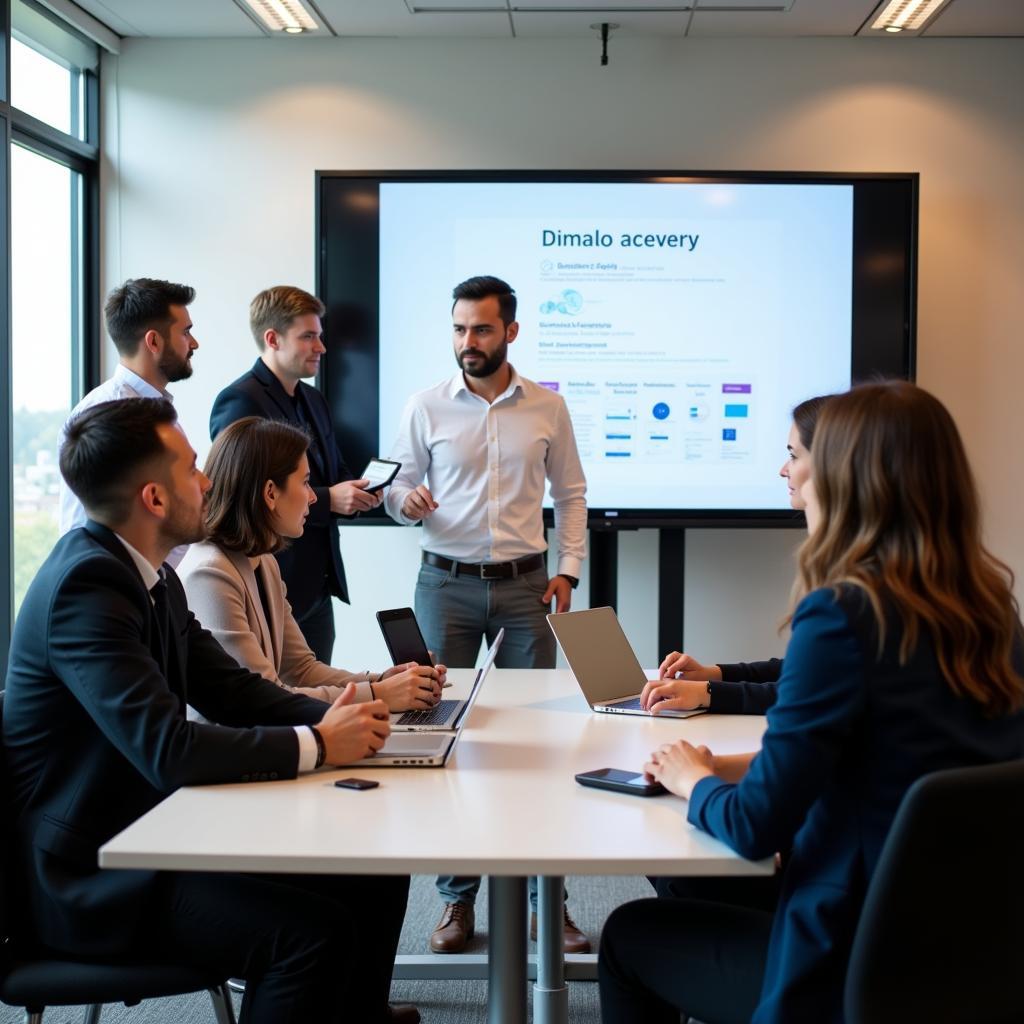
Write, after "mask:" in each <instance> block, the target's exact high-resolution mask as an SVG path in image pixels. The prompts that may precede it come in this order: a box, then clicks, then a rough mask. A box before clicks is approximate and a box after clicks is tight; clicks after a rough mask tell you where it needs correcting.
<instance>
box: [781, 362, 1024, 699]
mask: <svg viewBox="0 0 1024 1024" xmlns="http://www.w3.org/2000/svg"><path fill="white" fill-rule="evenodd" d="M811 458H812V460H813V461H812V483H813V487H814V490H815V492H816V494H817V499H818V505H819V507H820V522H819V523H818V525H817V528H816V529H815V530H814V532H813V533H811V534H810V535H809V536H808V538H807V540H806V541H805V542H804V544H803V546H802V547H801V548H800V551H799V554H798V572H797V579H796V583H795V584H794V598H795V599H797V600H799V598H801V597H803V596H804V595H805V594H807V593H808V592H810V591H811V590H814V589H816V588H818V587H833V588H836V587H839V586H842V585H844V584H849V585H853V586H855V587H858V588H860V590H861V591H863V593H864V594H865V595H866V596H867V598H868V600H869V601H870V603H871V606H872V609H873V611H874V614H875V617H876V620H877V623H878V630H879V648H880V649H879V654H881V647H882V645H884V643H885V635H886V627H887V625H890V626H891V625H893V624H894V623H898V624H899V627H900V628H901V638H900V647H899V657H900V661H901V662H904V661H906V659H907V658H908V657H909V656H910V654H911V653H912V652H913V651H914V649H915V648H916V647H917V645H918V643H919V642H920V640H921V636H922V633H924V634H926V635H927V636H928V637H929V638H930V639H931V641H932V644H933V646H934V649H935V653H936V656H937V658H938V662H939V667H940V669H941V671H942V674H943V676H944V677H945V679H946V682H947V683H948V684H949V686H950V688H951V689H952V690H953V691H954V693H956V694H958V695H960V696H968V697H972V698H973V699H974V700H976V701H978V702H979V703H980V704H981V705H982V706H983V707H984V708H985V709H986V710H987V711H988V712H989V713H991V714H1002V713H1005V712H1007V711H1010V710H1014V709H1017V708H1020V707H1021V706H1024V679H1021V677H1020V676H1019V675H1018V674H1017V672H1016V671H1015V670H1014V666H1013V661H1012V658H1013V655H1012V651H1013V646H1014V643H1015V638H1016V635H1017V633H1018V631H1019V630H1020V620H1019V609H1018V607H1017V602H1016V600H1015V599H1014V596H1013V591H1012V587H1013V574H1012V572H1011V571H1010V569H1009V568H1008V567H1007V566H1006V565H1004V564H1003V563H1002V562H1000V561H999V560H998V559H997V558H995V557H994V556H993V555H992V554H991V553H990V552H989V551H987V550H986V549H985V547H984V545H983V544H982V542H981V522H980V519H981V516H980V509H979V503H978V494H977V489H976V486H975V483H974V477H973V475H972V473H971V469H970V466H969V465H968V463H967V455H966V453H965V451H964V446H963V442H962V441H961V439H960V434H959V432H958V431H957V429H956V424H954V422H953V418H952V417H951V416H950V414H949V413H948V412H947V410H946V408H945V407H944V406H943V405H942V403H941V402H940V401H939V400H938V399H937V398H935V397H934V396H933V395H930V394H929V393H928V392H927V391H924V390H923V389H921V388H919V387H916V386H915V385H913V384H910V383H907V382H906V381H885V382H881V383H874V384H863V385H860V386H859V387H855V388H854V389H853V390H852V391H849V392H848V393H846V394H844V395H836V396H834V397H831V398H830V399H829V400H828V402H827V403H825V405H824V407H823V408H822V410H821V415H820V418H819V420H818V424H817V428H816V431H815V435H814V448H813V449H812V453H811Z"/></svg>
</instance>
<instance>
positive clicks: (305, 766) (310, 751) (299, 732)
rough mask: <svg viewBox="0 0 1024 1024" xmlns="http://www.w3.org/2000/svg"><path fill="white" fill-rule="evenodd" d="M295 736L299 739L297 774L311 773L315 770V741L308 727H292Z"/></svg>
mask: <svg viewBox="0 0 1024 1024" xmlns="http://www.w3.org/2000/svg"><path fill="white" fill-rule="evenodd" d="M294 729H295V735H296V736H297V737H298V738H299V773H300V774H301V773H302V772H311V771H312V770H313V769H314V768H316V740H315V739H314V738H313V730H312V729H310V727H309V726H308V725H296V726H294Z"/></svg>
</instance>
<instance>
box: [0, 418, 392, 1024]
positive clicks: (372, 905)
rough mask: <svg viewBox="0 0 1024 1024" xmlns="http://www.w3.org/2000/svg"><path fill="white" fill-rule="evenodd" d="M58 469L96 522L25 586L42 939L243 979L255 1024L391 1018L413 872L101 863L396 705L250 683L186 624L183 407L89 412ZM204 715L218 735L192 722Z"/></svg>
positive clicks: (25, 664) (28, 801)
mask: <svg viewBox="0 0 1024 1024" xmlns="http://www.w3.org/2000/svg"><path fill="white" fill-rule="evenodd" d="M60 466H61V472H62V473H63V474H64V477H65V479H66V480H67V482H68V484H69V485H70V486H71V488H72V489H73V490H74V491H75V493H76V494H77V495H78V497H79V498H80V499H81V500H82V503H83V504H84V506H85V509H86V511H87V513H88V515H89V521H88V522H87V523H86V525H85V526H84V527H81V528H78V529H74V530H72V531H70V532H69V533H67V534H66V535H65V536H64V537H62V538H61V539H60V540H59V541H58V542H57V545H56V546H55V548H54V549H53V551H52V553H51V554H50V556H49V558H47V560H46V561H45V562H44V563H43V566H42V568H41V569H40V570H39V573H38V574H37V576H36V578H35V580H34V581H33V582H32V585H31V586H30V587H29V590H28V593H27V595H26V597H25V601H24V603H23V605H22V608H21V612H20V614H19V616H18V620H17V623H16V625H15V629H14V636H13V639H12V642H11V651H10V662H9V667H8V672H7V689H6V694H5V701H4V715H3V738H4V746H5V748H6V755H7V770H8V774H9V786H10V790H11V795H12V801H13V806H14V817H13V821H11V822H10V823H9V825H10V833H9V835H10V837H11V838H10V849H9V852H10V853H11V854H13V856H14V857H15V858H16V860H17V862H18V863H19V866H20V877H21V879H23V881H24V888H23V897H24V907H23V909H24V912H25V914H26V916H27V920H26V932H27V933H31V935H32V939H33V940H35V941H38V942H41V943H43V944H45V945H46V946H48V947H51V948H54V949H57V950H60V951H62V952H66V953H71V954H75V955H89V956H108V955H109V956H121V955H126V954H127V955H142V956H149V957H152V958H153V959H156V960H160V959H165V958H166V959H171V960H174V961H178V962H190V961H194V962H195V963H196V964H201V965H203V966H205V967H208V968H210V969H213V970H218V969H219V970H220V971H221V972H222V973H223V974H224V975H225V976H226V977H227V976H236V977H242V978H245V979H246V981H247V987H246V995H245V1007H244V1008H243V1020H247V1021H252V1022H259V1024H271V1022H273V1024H281V1022H287V1021H295V1022H298V1021H300V1020H301V1021H310V1020H317V1021H341V1020H343V1019H344V1020H360V1021H361V1020H374V1021H386V1020H388V1019H389V1011H388V1008H387V990H388V987H389V985H390V976H391V970H392V966H393V963H394V954H395V949H396V948H397V943H398V935H399V931H400V929H401V922H402V917H403V914H404V909H405V901H406V895H407V891H408V879H407V878H385V877H381V878H341V877H339V878H317V879H304V878H299V877H292V876H260V875H232V874H212V873H210V874H207V873H201V872H197V873H186V872H154V871H100V870H99V869H98V866H97V850H98V849H99V847H100V846H101V845H102V844H103V843H105V842H106V841H107V840H108V839H110V838H111V837H112V836H114V835H116V834H117V833H118V832H120V831H121V830H123V829H124V828H126V827H127V826H128V825H129V824H131V823H132V822H133V821H135V820H136V819H137V818H139V817H140V816H141V815H143V814H145V813H146V812H147V811H148V810H150V809H151V808H152V807H153V806H155V805H156V804H157V803H159V802H160V801H161V800H163V799H164V798H165V797H166V796H168V795H169V794H170V793H172V792H173V791H174V790H175V789H177V788H178V787H179V786H182V785H197V784H203V783H223V782H258V781H263V780H269V779H288V778H293V777H294V776H295V775H296V773H297V772H299V771H303V770H308V769H310V768H313V767H317V766H319V764H321V763H324V762H327V763H331V764H339V763H344V762H346V761H349V760H352V759H354V758H358V757H362V756H365V755H367V754H368V753H369V752H370V751H371V750H375V749H379V747H380V746H381V744H382V743H383V740H384V738H385V737H386V735H387V734H388V732H389V731H390V730H389V726H388V711H387V708H386V706H385V705H384V703H383V702H382V701H374V702H369V703H365V704H353V703H351V698H352V697H353V696H354V690H353V693H352V694H348V693H346V694H345V695H343V696H342V697H340V698H339V699H338V700H337V701H336V702H335V703H334V704H333V705H330V706H329V707H328V706H325V705H324V703H322V702H321V701H316V700H311V699H309V698H306V697H301V696H298V695H295V694H293V693H290V692H288V691H287V690H284V689H282V688H280V687H277V686H275V685H274V684H272V683H270V682H268V681H267V680H265V679H263V678H261V677H260V676H258V675H255V674H254V673H252V672H249V671H247V670H245V669H242V668H240V667H239V666H238V664H237V663H236V662H235V661H234V660H233V659H232V658H230V657H229V656H228V655H227V654H226V653H225V652H224V650H223V649H222V648H221V647H220V645H219V644H218V643H217V642H216V641H215V640H214V639H213V637H212V636H211V635H210V634H209V633H208V632H207V631H206V630H204V629H203V628H202V626H201V625H200V624H199V623H198V622H197V621H196V620H195V618H194V616H192V614H191V613H190V612H189V610H188V607H187V605H186V602H185V594H184V591H183V589H182V587H181V584H180V582H179V581H178V578H177V576H176V575H175V573H174V570H173V569H171V568H170V567H169V566H167V565H166V564H162V563H163V562H164V558H165V557H166V555H167V553H168V552H169V551H170V550H171V548H172V547H174V546H175V545H177V544H188V543H192V542H195V541H198V540H201V539H202V538H203V537H204V535H205V515H204V513H205V497H206V492H207V491H208V490H209V487H210V482H209V480H207V478H206V477H205V476H204V475H203V474H202V473H201V472H200V471H199V470H198V469H197V467H196V458H195V452H194V451H192V449H191V447H190V446H189V444H188V441H187V440H186V438H185V436H184V434H183V433H182V432H181V431H180V430H178V429H177V428H176V427H175V413H174V407H173V406H172V405H171V404H170V403H169V402H167V401H165V400H160V399H141V398H130V399H123V400H121V401H117V402H107V403H102V404H100V405H96V406H94V407H92V408H91V409H88V410H86V411H85V412H84V413H82V415H80V416H79V417H77V418H76V419H74V420H72V421H71V422H70V423H69V424H68V427H67V435H66V439H65V442H64V445H63V447H62V449H61V456H60ZM187 703H188V704H191V705H193V706H194V707H195V708H196V709H197V710H198V711H199V712H200V713H201V714H202V715H203V716H205V718H206V719H208V720H209V722H216V723H219V724H208V723H198V722H191V721H188V720H187V718H186V713H185V710H186V704H187ZM368 927H369V930H370V934H369V935H368V934H367V928H368Z"/></svg>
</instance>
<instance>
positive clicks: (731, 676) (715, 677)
mask: <svg viewBox="0 0 1024 1024" xmlns="http://www.w3.org/2000/svg"><path fill="white" fill-rule="evenodd" d="M828 399H829V396H828V395H818V396H817V397H815V398H808V399H806V400H805V401H803V402H801V403H800V404H799V405H797V406H795V407H794V409H793V423H792V424H791V426H790V428H789V438H788V440H787V442H786V461H785V462H784V463H783V464H782V467H781V468H780V469H779V476H781V477H782V479H783V480H785V481H786V486H787V488H788V489H789V504H790V506H791V507H792V508H793V509H794V510H795V511H797V512H803V511H804V508H805V506H804V499H803V494H802V493H801V491H802V489H803V485H804V483H805V481H806V480H807V479H808V478H809V477H810V475H811V445H812V444H813V442H814V428H815V427H816V426H817V425H818V415H819V414H820V413H821V410H822V408H823V407H824V405H825V403H826V402H827V401H828ZM781 674H782V659H781V658H769V659H768V660H767V661H750V662H746V661H740V662H735V663H732V664H726V663H724V662H722V663H719V664H717V665H703V664H701V663H700V662H699V661H698V660H697V659H696V658H694V657H692V656H691V655H689V654H685V653H683V652H682V651H671V652H670V653H668V654H666V655H665V657H664V659H663V660H662V662H661V665H660V667H659V669H658V678H657V679H652V680H651V681H650V682H649V683H648V684H647V685H646V686H645V687H644V689H643V692H642V693H641V694H640V704H641V706H642V707H644V708H646V709H647V710H648V711H650V712H651V713H652V714H658V712H659V711H676V710H681V711H686V710H690V709H691V708H698V707H702V706H706V707H707V709H708V710H709V711H711V712H713V713H714V714H716V715H763V714H764V713H765V712H766V711H767V710H768V709H769V708H770V707H771V706H772V705H773V704H774V703H775V698H776V696H777V694H778V687H777V686H776V683H777V682H778V680H779V676H780V675H781Z"/></svg>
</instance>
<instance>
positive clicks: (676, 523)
mask: <svg viewBox="0 0 1024 1024" xmlns="http://www.w3.org/2000/svg"><path fill="white" fill-rule="evenodd" d="M382 182H489V183H493V182H509V183H516V184H518V183H523V182H581V183H603V182H608V183H619V182H623V183H631V182H636V183H671V184H675V183H699V184H736V183H742V184H851V185H853V186H854V223H853V236H854V241H853V250H854V251H853V281H852V285H853V304H852V324H851V339H852V346H851V348H852V359H851V368H850V370H851V379H852V380H853V381H854V382H855V383H856V382H858V381H862V380H867V379H871V378H873V377H901V378H905V379H908V380H913V379H914V374H915V370H916V349H917V323H916V321H917V316H916V309H917V234H918V230H917V228H918V192H919V176H918V175H917V174H916V173H868V172H854V173H845V172H835V171H830V172H805V171H638V170H600V171H574V170H551V171H541V170H520V171H494V170H488V171H438V170H430V171H396V170H386V171H317V172H316V183H315V188H316V214H315V218H316V281H317V291H318V294H319V295H320V297H321V299H322V300H323V301H324V303H325V305H326V306H327V316H326V318H325V321H324V331H325V338H326V340H327V349H328V351H327V354H325V355H324V357H323V358H322V360H321V370H320V377H319V384H320V387H321V388H322V390H323V391H324V394H325V396H326V398H327V401H328V403H329V404H330V406H331V409H332V414H333V417H334V430H335V434H336V436H337V439H338V443H339V445H340V446H341V450H342V452H343V453H344V454H345V458H346V461H347V462H348V463H349V464H350V465H362V464H365V463H366V462H367V461H368V460H369V459H370V458H372V457H375V456H376V453H377V451H378V440H379V436H378V426H377V425H378V420H379V401H378V395H379V375H378V352H379V309H378V304H377V301H376V296H377V295H378V294H379V291H378V284H379V281H378V270H379V263H380V245H379V235H378V230H377V210H378V207H379V186H380V184H381V183H382ZM341 210H344V217H345V220H346V231H347V245H346V246H345V247H337V246H335V245H334V243H333V240H332V237H331V228H332V226H335V227H336V226H337V225H335V224H334V220H335V218H337V217H338V216H339V211H341ZM371 295H372V296H373V297H374V300H373V301H368V300H367V296H371ZM426 383H429V382H425V384H424V386H426ZM780 450H781V442H780ZM544 516H545V522H546V523H547V524H548V525H551V521H552V514H551V510H550V509H546V510H545V512H544ZM353 522H356V523H361V524H364V525H373V524H381V525H385V524H390V523H391V522H392V520H391V519H390V518H389V517H388V516H387V515H386V513H384V510H383V508H379V509H376V510H375V511H374V512H371V513H368V514H364V515H362V516H359V517H357V518H356V519H355V520H353ZM588 525H589V526H590V527H591V528H604V529H635V528H637V527H684V526H685V527H693V526H708V527H716V526H717V527H726V526H745V527H754V526H793V527H799V526H802V525H803V515H802V514H800V513H794V512H792V511H791V510H789V509H713V508H706V509H705V508H685V509H633V508H628V509H609V508H590V509H588Z"/></svg>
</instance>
